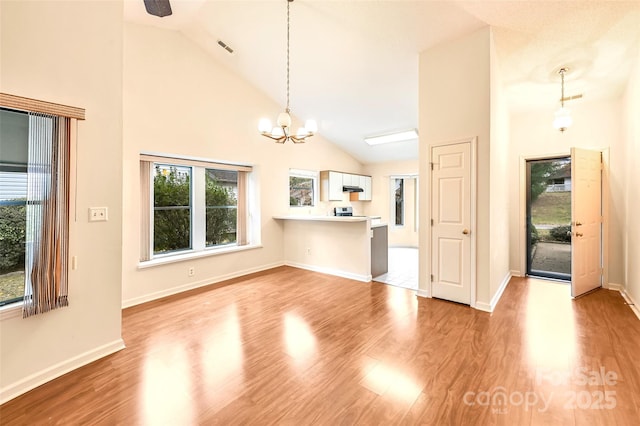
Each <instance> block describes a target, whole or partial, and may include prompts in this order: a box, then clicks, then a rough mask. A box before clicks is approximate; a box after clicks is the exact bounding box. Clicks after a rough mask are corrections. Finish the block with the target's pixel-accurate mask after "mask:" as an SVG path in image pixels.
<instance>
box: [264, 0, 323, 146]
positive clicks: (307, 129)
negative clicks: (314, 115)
mask: <svg viewBox="0 0 640 426" xmlns="http://www.w3.org/2000/svg"><path fill="white" fill-rule="evenodd" d="M290 3H293V0H287V107H286V109H285V111H284V112H281V113H280V114H278V119H277V121H276V126H272V125H271V120H269V119H268V118H262V119H260V121H259V122H258V130H259V131H260V133H261V134H262V136H265V137H267V138H269V139H273V140H274V141H276V142H277V143H285V142H287V141H291V142H293V143H304V142H305V141H306V139H307V138H309V137H311V136H313V135H314V134H315V133H316V132H317V131H318V124H317V123H316V122H315V120H307V121H306V122H305V124H304V127H299V128H298V129H297V131H296V133H295V134H292V133H291V108H290V106H289V75H290V70H289V39H290V37H289V34H290V25H289V24H290V19H289V15H290V14H289V6H290Z"/></svg>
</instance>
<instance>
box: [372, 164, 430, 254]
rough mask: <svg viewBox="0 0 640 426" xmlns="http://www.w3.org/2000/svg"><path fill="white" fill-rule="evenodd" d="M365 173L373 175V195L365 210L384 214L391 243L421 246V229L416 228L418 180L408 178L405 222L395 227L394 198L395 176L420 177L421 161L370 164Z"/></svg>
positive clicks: (401, 245)
mask: <svg viewBox="0 0 640 426" xmlns="http://www.w3.org/2000/svg"><path fill="white" fill-rule="evenodd" d="M364 173H365V174H367V175H371V181H372V196H371V201H370V202H368V203H367V204H366V209H365V213H366V214H367V215H369V216H380V217H381V218H382V222H385V223H387V224H389V246H391V247H418V231H417V229H416V227H415V221H416V217H415V213H416V206H415V203H416V194H417V192H416V188H415V183H416V179H407V180H406V181H405V188H404V190H405V225H404V226H402V227H396V226H393V223H394V217H393V215H392V208H393V205H392V197H391V182H390V179H391V176H410V175H413V176H417V175H418V160H408V161H390V162H386V163H371V164H366V165H365V167H364Z"/></svg>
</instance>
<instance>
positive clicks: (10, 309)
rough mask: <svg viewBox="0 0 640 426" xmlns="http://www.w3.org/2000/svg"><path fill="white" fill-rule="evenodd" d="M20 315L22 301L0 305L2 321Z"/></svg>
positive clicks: (19, 316)
mask: <svg viewBox="0 0 640 426" xmlns="http://www.w3.org/2000/svg"><path fill="white" fill-rule="evenodd" d="M21 317H22V302H16V303H12V304H10V305H5V306H2V307H0V321H4V320H7V319H10V318H21Z"/></svg>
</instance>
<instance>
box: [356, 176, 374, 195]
mask: <svg viewBox="0 0 640 426" xmlns="http://www.w3.org/2000/svg"><path fill="white" fill-rule="evenodd" d="M358 178H359V179H358V186H359V187H360V188H362V189H363V192H359V193H358V200H360V201H371V176H362V175H360V176H358Z"/></svg>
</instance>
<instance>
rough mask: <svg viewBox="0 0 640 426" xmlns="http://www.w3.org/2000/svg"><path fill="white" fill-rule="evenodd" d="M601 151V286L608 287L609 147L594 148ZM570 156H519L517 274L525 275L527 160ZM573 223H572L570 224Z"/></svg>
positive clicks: (569, 154)
mask: <svg viewBox="0 0 640 426" xmlns="http://www.w3.org/2000/svg"><path fill="white" fill-rule="evenodd" d="M595 150H597V151H600V152H601V153H602V195H601V196H602V200H601V202H602V246H601V249H602V253H601V256H602V287H604V288H608V287H609V166H610V163H609V161H610V160H609V155H610V152H609V151H610V149H609V148H596V149H595ZM562 157H571V151H570V150H569V151H562V152H559V153H558V152H556V153H551V154H535V155H521V156H520V164H519V168H520V171H519V173H520V182H519V186H518V193H519V194H518V195H519V209H518V250H519V251H520V256H519V257H520V261H519V263H520V265H519V267H520V271H519V273H520V274H519V275H520V276H521V277H524V276H526V275H527V220H526V219H527V218H526V216H527V161H528V160H544V159H547V158H562ZM572 225H573V224H572Z"/></svg>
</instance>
